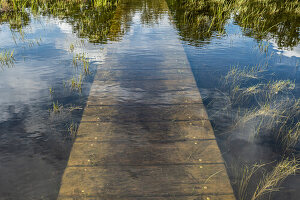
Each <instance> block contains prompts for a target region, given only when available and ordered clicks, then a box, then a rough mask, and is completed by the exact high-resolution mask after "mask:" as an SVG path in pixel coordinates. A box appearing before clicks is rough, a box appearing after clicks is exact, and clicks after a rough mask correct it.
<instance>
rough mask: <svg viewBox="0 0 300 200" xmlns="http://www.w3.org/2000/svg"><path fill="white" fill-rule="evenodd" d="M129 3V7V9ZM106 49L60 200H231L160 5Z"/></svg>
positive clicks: (137, 16)
mask: <svg viewBox="0 0 300 200" xmlns="http://www.w3.org/2000/svg"><path fill="white" fill-rule="evenodd" d="M128 2H130V1H128ZM132 2H134V3H132V5H131V4H130V3H128V4H127V7H126V6H123V7H122V9H125V8H126V9H128V10H127V11H126V10H125V11H123V12H124V13H125V12H127V13H130V12H131V13H132V12H133V13H134V16H133V17H132V24H131V31H130V32H128V33H127V34H126V35H125V36H124V38H123V40H122V41H120V42H116V43H114V44H110V45H108V48H107V55H106V60H105V64H104V65H102V66H99V69H98V72H97V75H96V76H95V80H94V83H93V85H92V88H91V92H90V96H89V99H88V102H87V106H86V108H85V109H84V113H83V117H82V121H81V123H80V126H79V129H78V133H77V138H76V140H75V142H74V145H73V148H72V151H71V154H70V158H69V162H68V165H67V167H66V169H65V173H64V175H63V178H62V185H61V189H60V192H59V197H58V198H59V199H85V198H86V199H112V200H115V199H186V200H192V199H193V200H194V199H205V200H209V199H211V200H213V199H216V200H217V199H218V200H221V199H222V200H225V199H226V200H231V199H235V198H234V195H233V191H232V188H231V185H230V182H229V179H228V175H227V173H226V169H225V166H224V161H223V159H222V156H221V153H220V150H219V148H218V145H217V143H216V140H215V136H214V133H213V130H212V127H211V124H210V122H209V120H208V117H207V114H206V111H205V108H204V105H203V104H202V100H201V96H200V93H199V91H198V88H197V86H196V82H195V80H194V77H193V73H192V72H191V69H190V66H189V63H188V60H187V58H186V55H185V52H184V49H183V47H182V45H181V43H180V41H179V39H178V36H177V35H176V31H175V29H174V28H173V25H172V23H171V22H170V19H169V16H168V8H167V5H166V3H165V2H164V1H159V0H155V1H151V2H152V3H153V2H154V3H156V4H158V6H157V7H159V14H160V16H161V17H160V19H158V20H159V23H158V24H157V23H154V24H152V25H151V26H149V25H144V24H143V21H142V19H141V15H142V14H141V12H139V10H142V8H144V6H145V5H144V4H145V2H146V1H132Z"/></svg>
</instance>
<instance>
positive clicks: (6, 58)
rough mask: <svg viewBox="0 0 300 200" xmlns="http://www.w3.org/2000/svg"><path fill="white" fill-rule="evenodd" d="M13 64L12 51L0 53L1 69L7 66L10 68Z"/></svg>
mask: <svg viewBox="0 0 300 200" xmlns="http://www.w3.org/2000/svg"><path fill="white" fill-rule="evenodd" d="M14 62H15V57H14V50H13V51H9V50H3V51H2V52H0V65H1V67H4V66H7V67H12V66H13V65H14Z"/></svg>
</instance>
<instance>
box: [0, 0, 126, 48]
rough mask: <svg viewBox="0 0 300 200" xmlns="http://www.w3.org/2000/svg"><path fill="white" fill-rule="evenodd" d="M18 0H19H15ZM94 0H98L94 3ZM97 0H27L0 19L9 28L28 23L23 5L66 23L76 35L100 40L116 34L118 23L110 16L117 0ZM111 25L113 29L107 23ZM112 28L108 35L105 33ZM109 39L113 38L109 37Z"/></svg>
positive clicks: (35, 13)
mask: <svg viewBox="0 0 300 200" xmlns="http://www.w3.org/2000/svg"><path fill="white" fill-rule="evenodd" d="M17 2H19V1H17ZM20 2H22V1H20ZM95 2H98V4H96V3H95ZM99 2H100V1H85V0H69V1H63V0H49V1H44V0H37V1H35V2H34V4H31V2H29V1H28V3H27V4H21V3H20V5H18V6H16V7H12V8H11V9H10V10H9V11H7V12H2V14H1V15H0V23H9V24H10V26H11V28H12V29H21V28H22V27H24V26H27V25H28V24H29V23H30V15H29V13H28V10H26V8H29V9H30V11H31V13H32V14H33V15H35V16H40V15H43V16H49V17H57V18H59V19H62V20H65V21H67V22H68V23H70V24H71V25H72V27H73V31H74V32H75V33H77V34H78V37H81V38H88V39H89V41H90V42H94V43H104V42H106V41H107V38H108V37H112V35H113V36H114V37H115V38H118V37H120V35H119V33H120V34H121V33H122V31H121V28H120V27H119V26H120V23H119V24H118V23H116V21H115V20H114V16H115V12H116V8H117V0H110V1H101V2H110V3H106V4H104V3H103V4H99ZM112 25H114V26H113V28H114V29H113V30H111V27H112ZM110 32H113V34H112V35H109V34H110ZM111 39H113V38H111Z"/></svg>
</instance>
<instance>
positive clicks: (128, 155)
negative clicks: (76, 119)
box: [68, 140, 223, 166]
mask: <svg viewBox="0 0 300 200" xmlns="http://www.w3.org/2000/svg"><path fill="white" fill-rule="evenodd" d="M199 160H200V161H199ZM201 163H219V164H220V163H223V160H222V156H221V154H220V151H219V149H218V145H217V144H216V141H215V140H202V141H201V140H188V141H177V140H175V141H155V142H153V141H151V142H149V141H140V140H137V141H129V140H127V141H109V142H102V143H99V142H83V143H82V142H76V143H75V144H74V146H73V150H72V153H71V155H70V159H69V163H68V165H69V166H80V165H90V166H95V165H99V166H102V165H117V164H119V165H132V166H134V165H171V164H174V165H178V164H201Z"/></svg>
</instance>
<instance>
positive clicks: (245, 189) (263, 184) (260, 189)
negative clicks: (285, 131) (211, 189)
mask: <svg viewBox="0 0 300 200" xmlns="http://www.w3.org/2000/svg"><path fill="white" fill-rule="evenodd" d="M266 168H272V169H271V170H266ZM299 169H300V165H299V162H298V161H297V160H296V159H295V158H285V159H283V160H281V161H279V162H277V163H273V162H272V163H266V164H253V165H245V166H244V167H243V168H242V169H241V170H239V171H238V172H234V173H235V174H236V182H235V184H236V185H237V188H238V192H237V198H238V199H239V200H249V199H250V200H258V199H264V197H266V196H268V195H270V194H271V193H272V192H276V191H279V190H280V187H279V186H280V184H281V183H282V182H283V181H284V180H285V179H286V178H287V177H289V176H291V175H295V174H296V172H297V171H298V170H299ZM258 177H259V178H258ZM257 179H259V181H258V182H256V180H257Z"/></svg>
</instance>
